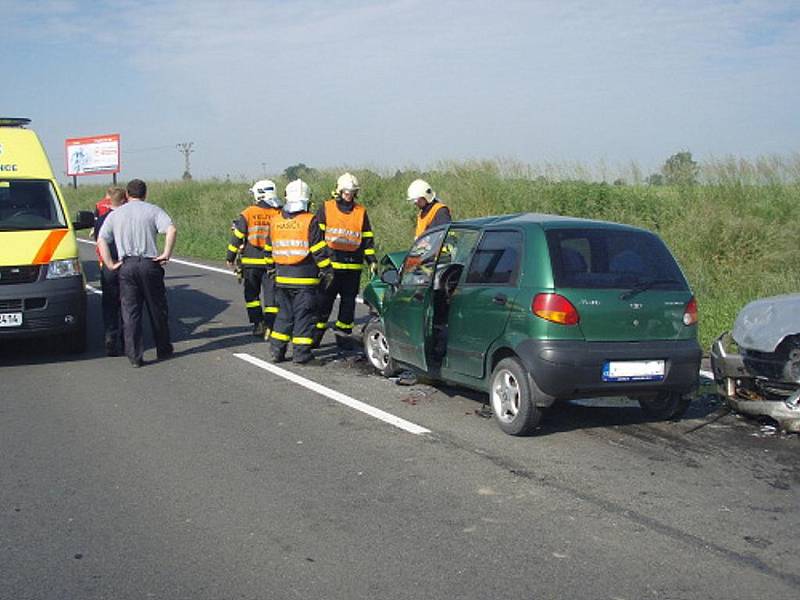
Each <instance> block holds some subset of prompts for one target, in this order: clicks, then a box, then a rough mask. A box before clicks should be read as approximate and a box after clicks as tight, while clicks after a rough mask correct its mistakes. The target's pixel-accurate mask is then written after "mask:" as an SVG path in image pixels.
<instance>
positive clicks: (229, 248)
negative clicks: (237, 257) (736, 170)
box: [228, 244, 239, 254]
mask: <svg viewBox="0 0 800 600" xmlns="http://www.w3.org/2000/svg"><path fill="white" fill-rule="evenodd" d="M228 250H230V251H231V252H233V253H234V254H236V253H237V252H238V251H239V248H237V247H236V246H234V245H233V244H228Z"/></svg>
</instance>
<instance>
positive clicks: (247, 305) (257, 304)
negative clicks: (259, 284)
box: [244, 300, 261, 308]
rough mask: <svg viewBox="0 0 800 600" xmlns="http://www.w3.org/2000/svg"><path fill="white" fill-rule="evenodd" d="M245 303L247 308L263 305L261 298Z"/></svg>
mask: <svg viewBox="0 0 800 600" xmlns="http://www.w3.org/2000/svg"><path fill="white" fill-rule="evenodd" d="M244 305H245V306H246V307H247V308H255V307H256V306H261V300H253V301H251V302H245V303H244Z"/></svg>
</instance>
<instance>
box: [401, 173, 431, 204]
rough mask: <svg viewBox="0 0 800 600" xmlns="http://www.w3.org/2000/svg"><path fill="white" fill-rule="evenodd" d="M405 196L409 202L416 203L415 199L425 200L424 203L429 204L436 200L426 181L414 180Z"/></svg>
mask: <svg viewBox="0 0 800 600" xmlns="http://www.w3.org/2000/svg"><path fill="white" fill-rule="evenodd" d="M407 196H408V199H409V200H410V201H411V202H416V201H417V198H425V203H426V204H430V203H431V202H433V201H434V199H435V198H436V192H434V191H433V188H431V186H430V185H429V184H428V182H427V181H423V180H422V179H415V180H414V181H412V182H411V185H410V186H408V194H407Z"/></svg>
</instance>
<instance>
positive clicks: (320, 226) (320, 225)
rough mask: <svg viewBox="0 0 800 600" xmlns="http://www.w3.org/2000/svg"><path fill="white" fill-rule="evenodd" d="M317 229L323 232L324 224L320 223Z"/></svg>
mask: <svg viewBox="0 0 800 600" xmlns="http://www.w3.org/2000/svg"><path fill="white" fill-rule="evenodd" d="M319 228H320V229H322V231H325V223H320V224H319Z"/></svg>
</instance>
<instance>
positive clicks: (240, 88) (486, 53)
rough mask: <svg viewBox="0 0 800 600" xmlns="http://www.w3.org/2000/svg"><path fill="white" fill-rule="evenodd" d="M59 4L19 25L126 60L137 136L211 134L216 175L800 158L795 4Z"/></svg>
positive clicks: (199, 158) (210, 164) (54, 41)
mask: <svg viewBox="0 0 800 600" xmlns="http://www.w3.org/2000/svg"><path fill="white" fill-rule="evenodd" d="M30 4H33V3H30ZM42 6H43V5H41V4H40V5H39V8H37V9H36V10H33V9H31V10H26V9H17V10H16V11H14V12H12V13H11V17H10V22H11V23H12V24H14V27H13V28H12V29H13V30H14V31H15V32H16V33H15V34H14V35H15V39H17V40H19V39H21V38H25V37H27V38H29V39H30V38H32V36H34V35H36V36H37V38H38V39H46V40H48V42H49V44H51V45H55V46H60V47H62V48H68V47H69V45H70V44H72V43H74V41H75V39H76V37H80V38H81V39H83V40H96V42H97V44H98V45H99V47H100V48H102V47H108V46H109V45H110V46H113V47H118V48H119V53H118V54H115V55H114V59H115V60H116V61H117V62H116V63H115V69H116V71H117V73H119V74H120V76H121V79H122V80H123V81H124V80H134V81H138V83H137V84H136V85H137V87H138V88H139V89H141V90H143V91H142V96H146V98H144V101H142V98H140V97H138V96H137V103H136V106H135V107H125V105H124V102H121V104H120V121H121V123H123V125H124V126H127V127H129V128H131V130H132V131H135V132H136V133H137V134H141V133H142V132H144V131H147V132H148V134H151V135H157V134H158V132H161V133H162V135H164V136H176V135H182V136H192V137H193V138H194V139H196V140H197V142H198V151H197V153H196V156H195V157H194V158H195V160H196V163H197V164H198V168H201V169H204V170H206V171H207V173H208V174H214V173H215V169H219V170H221V171H233V170H234V167H236V165H241V164H244V163H246V162H248V161H249V163H250V164H251V165H257V164H260V162H262V161H264V160H266V161H267V162H269V163H270V164H274V165H281V166H285V165H286V164H291V163H292V162H298V161H300V160H302V161H303V162H306V163H307V164H320V165H322V164H337V163H348V164H360V163H361V164H363V163H367V162H369V163H372V164H386V165H397V164H407V163H409V162H416V163H428V162H432V161H435V160H437V159H444V158H458V157H463V156H477V157H482V156H497V155H501V156H517V157H519V158H521V159H522V160H529V161H536V160H552V159H566V160H572V159H575V160H588V161H591V160H599V159H603V158H606V159H611V160H616V161H627V160H628V159H635V160H641V161H643V162H648V161H649V162H652V161H655V160H659V158H661V157H663V156H665V155H668V154H669V153H671V152H673V151H675V150H677V149H681V148H685V147H691V148H692V149H693V150H695V151H696V152H709V153H715V154H717V155H720V154H724V153H725V150H726V148H727V150H728V151H730V152H744V153H748V152H749V153H762V152H780V151H787V150H792V149H794V148H796V146H792V144H793V143H794V142H793V141H792V140H795V139H797V134H798V130H797V127H798V126H797V125H790V124H788V123H785V122H781V121H782V120H785V119H787V118H789V116H790V115H791V114H793V111H794V108H793V107H790V106H789V98H791V97H793V96H794V97H796V96H797V92H798V91H800V89H799V85H800V84H798V83H797V77H796V76H795V73H796V72H797V71H798V67H800V64H798V62H799V61H800V11H798V9H796V8H795V3H794V2H789V1H785V2H780V1H767V2H756V1H717V2H703V1H695V2H670V3H652V2H645V1H632V0H628V1H623V2H611V1H608V0H606V1H597V2H561V3H553V2H527V1H523V0H509V1H506V2H502V3H494V4H491V5H490V4H488V3H485V2H475V1H465V2H458V1H454V0H443V1H440V2H437V3H431V2H424V1H422V0H393V1H385V2H356V1H330V2H318V1H310V0H305V1H298V2H291V1H274V2H244V1H233V2H228V3H225V4H221V3H218V2H212V1H210V0H197V1H193V2H188V1H182V0H173V1H171V2H170V1H165V2H155V1H150V2H133V1H131V2H116V3H88V2H50V3H47V4H46V5H44V6H46V7H47V8H45V9H42V8H41V7H42ZM0 61H2V59H0ZM79 93H81V92H80V91H79V90H72V89H70V90H65V94H67V95H73V94H79ZM87 95H90V94H88V93H87ZM126 108H127V110H126ZM136 109H138V110H139V111H140V114H137V115H136V116H135V117H133V116H132V115H131V114H130V113H132V112H133V111H134V110H136ZM793 127H794V129H792V128H793ZM754 132H756V133H755V134H754ZM160 141H161V140H153V144H158V143H160ZM176 141H177V140H176ZM153 144H150V145H153ZM145 145H147V144H145ZM212 147H213V148H216V149H217V150H216V151H215V152H212V151H210V150H209V148H212ZM217 173H219V171H217Z"/></svg>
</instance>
